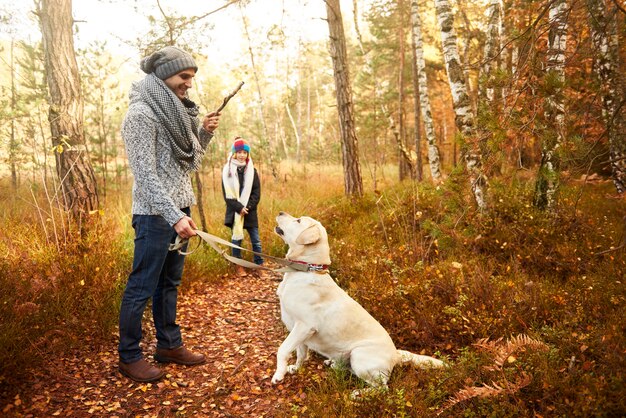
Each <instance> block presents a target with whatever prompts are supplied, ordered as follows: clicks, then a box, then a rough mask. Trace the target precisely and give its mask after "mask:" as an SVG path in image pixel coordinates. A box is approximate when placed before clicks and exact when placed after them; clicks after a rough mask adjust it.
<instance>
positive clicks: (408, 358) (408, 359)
mask: <svg viewBox="0 0 626 418" xmlns="http://www.w3.org/2000/svg"><path fill="white" fill-rule="evenodd" d="M397 351H398V354H399V355H400V363H402V364H406V363H411V364H412V365H413V366H415V367H419V368H422V369H429V368H435V367H444V366H445V363H444V362H443V361H441V360H437V359H436V358H434V357H430V356H422V355H420V354H413V353H411V352H410V351H405V350H397Z"/></svg>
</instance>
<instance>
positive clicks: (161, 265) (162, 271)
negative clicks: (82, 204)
mask: <svg viewBox="0 0 626 418" xmlns="http://www.w3.org/2000/svg"><path fill="white" fill-rule="evenodd" d="M183 212H185V213H186V214H187V215H189V213H190V211H189V208H185V209H183ZM132 222H133V228H134V230H135V253H134V259H133V270H132V272H131V273H130V275H129V276H128V283H126V289H125V290H124V296H123V298H122V306H121V308H120V343H119V347H118V352H119V356H120V361H122V362H123V363H133V362H135V361H137V360H140V359H141V358H142V357H143V355H142V352H141V348H140V347H139V342H140V341H141V337H142V333H141V320H142V318H143V312H144V310H145V309H146V305H147V304H148V300H149V299H150V298H152V318H153V321H154V327H155V329H156V337H157V347H158V348H165V349H172V348H176V347H180V346H181V345H182V344H183V341H182V337H181V334H180V327H179V326H178V324H177V323H176V301H177V296H178V286H180V283H181V278H182V274H183V264H184V261H185V256H183V255H180V254H178V252H177V251H169V245H170V243H172V242H174V240H175V239H176V235H177V234H176V232H175V231H174V228H173V227H171V226H170V225H169V224H168V223H167V222H166V221H165V219H164V218H163V217H162V216H158V215H133V221H132ZM183 251H184V249H183Z"/></svg>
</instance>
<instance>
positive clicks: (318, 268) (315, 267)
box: [289, 260, 328, 274]
mask: <svg viewBox="0 0 626 418" xmlns="http://www.w3.org/2000/svg"><path fill="white" fill-rule="evenodd" d="M289 262H290V263H297V264H303V265H305V266H306V271H312V272H315V273H320V274H325V273H328V265H326V264H310V263H307V262H304V261H298V260H289Z"/></svg>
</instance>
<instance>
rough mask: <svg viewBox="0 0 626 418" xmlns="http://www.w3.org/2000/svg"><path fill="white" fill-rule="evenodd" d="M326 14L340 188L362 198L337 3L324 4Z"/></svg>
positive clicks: (343, 42) (346, 66) (344, 49)
mask: <svg viewBox="0 0 626 418" xmlns="http://www.w3.org/2000/svg"><path fill="white" fill-rule="evenodd" d="M326 15H327V16H328V29H329V33H330V55H331V57H332V60H333V73H334V77H335V88H336V90H337V91H336V94H337V108H338V111H339V128H340V131H341V155H342V158H343V174H344V189H345V193H346V195H347V196H355V197H361V196H362V195H363V181H362V179H361V166H360V164H359V154H358V140H357V136H356V130H355V126H354V103H353V102H352V87H351V85H350V72H349V69H348V54H347V50H346V38H345V35H344V30H343V20H342V17H341V9H340V7H339V0H327V1H326Z"/></svg>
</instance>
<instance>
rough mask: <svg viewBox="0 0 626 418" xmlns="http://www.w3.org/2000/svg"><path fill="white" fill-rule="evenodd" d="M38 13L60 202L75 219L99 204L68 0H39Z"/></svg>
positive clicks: (70, 4)
mask: <svg viewBox="0 0 626 418" xmlns="http://www.w3.org/2000/svg"><path fill="white" fill-rule="evenodd" d="M37 15H38V17H39V22H40V25H41V33H42V35H43V49H44V56H45V69H46V79H47V83H48V92H49V106H50V108H49V111H48V120H49V122H50V131H51V133H52V144H53V146H54V149H55V158H56V168H57V174H58V176H59V178H60V180H61V188H62V192H63V204H64V205H65V208H66V209H67V210H69V211H71V213H72V216H73V218H74V219H75V220H77V221H78V222H79V224H80V223H81V222H80V221H81V219H82V217H83V216H84V215H85V214H86V213H88V212H90V211H93V210H95V209H97V208H98V192H97V186H96V177H95V175H94V172H93V168H92V166H91V162H90V160H89V155H88V154H87V148H86V147H85V136H84V131H83V106H84V105H83V96H82V91H81V86H80V77H79V74H78V65H77V63H76V56H75V54H74V38H73V30H72V25H73V23H74V21H73V18H72V1H71V0H41V1H40V2H38V3H37Z"/></svg>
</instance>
